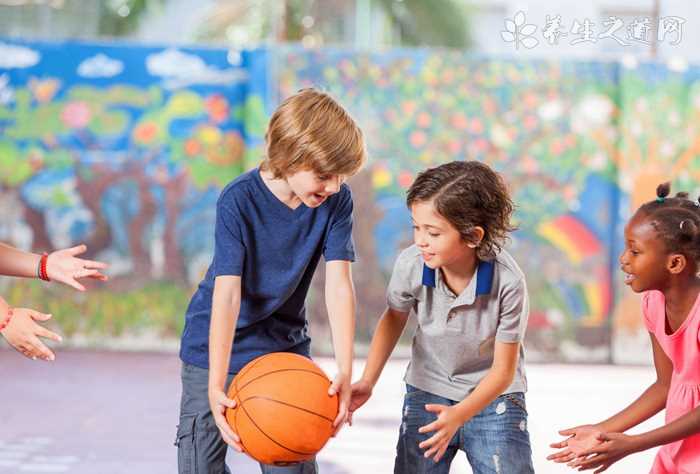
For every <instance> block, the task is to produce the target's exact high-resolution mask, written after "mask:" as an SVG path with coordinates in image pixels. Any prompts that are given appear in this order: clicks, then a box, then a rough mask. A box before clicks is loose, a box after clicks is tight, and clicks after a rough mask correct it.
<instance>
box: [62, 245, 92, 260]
mask: <svg viewBox="0 0 700 474" xmlns="http://www.w3.org/2000/svg"><path fill="white" fill-rule="evenodd" d="M86 250H87V245H85V244H80V245H76V246H75V247H71V248H69V249H66V252H68V255H71V256H73V257H75V256H76V255H80V254H81V253H84V252H85V251H86Z"/></svg>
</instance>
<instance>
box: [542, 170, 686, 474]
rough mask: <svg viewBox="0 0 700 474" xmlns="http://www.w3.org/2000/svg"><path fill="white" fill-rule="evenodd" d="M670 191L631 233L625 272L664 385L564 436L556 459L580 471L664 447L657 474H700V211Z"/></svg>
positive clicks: (647, 207)
mask: <svg viewBox="0 0 700 474" xmlns="http://www.w3.org/2000/svg"><path fill="white" fill-rule="evenodd" d="M670 190H671V187H670V185H669V184H668V183H665V184H662V185H659V187H658V188H657V190H656V195H657V197H656V199H655V200H653V201H650V202H647V203H646V204H644V205H642V206H641V207H640V208H639V210H637V212H636V213H635V214H634V216H632V219H631V220H630V221H629V223H628V224H627V226H626V227H625V249H624V251H623V252H622V255H620V267H621V268H622V271H623V272H624V273H625V284H627V285H629V287H630V288H631V289H632V291H634V292H635V293H642V313H643V315H644V323H645V325H646V327H647V329H648V330H649V335H650V336H651V346H652V349H653V352H654V365H655V367H656V381H655V382H654V383H652V384H651V385H650V386H649V387H648V388H647V389H646V390H645V391H644V392H643V393H642V394H641V395H640V396H639V398H637V400H635V401H634V402H632V404H630V405H629V406H628V407H627V408H625V409H624V410H622V411H620V412H619V413H617V414H615V415H613V416H611V417H610V418H608V419H607V420H605V421H602V422H600V423H596V424H594V425H583V426H578V427H576V428H571V429H568V430H563V431H560V432H559V433H560V434H562V435H564V436H568V438H567V439H566V440H564V441H561V442H559V443H554V444H552V445H551V446H552V447H553V448H559V449H560V451H558V452H556V453H554V454H552V455H550V456H549V458H548V459H551V460H553V461H555V462H560V463H563V462H567V463H569V465H570V466H571V467H575V468H578V469H579V470H587V469H595V472H596V473H599V472H603V471H605V470H606V469H607V468H608V467H610V466H611V465H612V464H613V463H615V462H617V461H619V460H620V459H622V458H624V457H625V456H628V455H630V454H632V453H635V452H639V451H644V450H646V449H651V448H654V447H657V446H661V449H659V452H658V454H657V456H656V459H655V460H654V464H653V466H652V468H651V471H650V472H651V473H652V474H666V473H668V474H671V473H673V474H690V473H698V472H700V409H699V408H698V407H699V406H700V298H698V295H700V277H699V276H698V261H699V260H700V203H699V202H698V201H691V200H690V199H688V194H687V193H678V194H676V196H675V197H668V196H669V193H670ZM664 408H665V409H666V425H664V426H662V427H660V428H658V429H655V430H652V431H649V432H646V433H640V434H635V435H627V434H624V432H625V431H627V430H628V429H630V428H632V427H634V426H637V425H638V424H639V423H641V422H643V421H644V420H647V419H649V418H651V417H652V416H653V415H655V414H656V413H658V412H659V411H661V410H663V409H664Z"/></svg>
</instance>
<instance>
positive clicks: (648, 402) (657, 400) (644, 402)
mask: <svg viewBox="0 0 700 474" xmlns="http://www.w3.org/2000/svg"><path fill="white" fill-rule="evenodd" d="M667 395H668V387H666V386H664V385H662V384H660V383H658V382H655V383H653V384H652V385H650V386H649V388H647V389H646V390H645V391H644V393H642V395H641V396H640V397H639V398H637V399H636V400H635V401H634V402H632V403H631V404H630V405H629V406H627V407H626V408H625V409H624V410H622V411H620V412H618V413H616V414H615V415H613V416H611V417H610V418H608V419H607V420H605V421H602V422H600V423H598V424H597V426H599V427H600V429H601V430H602V431H605V432H609V433H624V432H625V431H627V430H628V429H630V428H632V427H634V426H637V425H638V424H639V423H641V422H643V421H645V420H647V419H649V418H651V417H652V416H654V415H656V414H657V413H658V412H660V411H661V410H662V409H663V408H664V407H665V406H666V397H667Z"/></svg>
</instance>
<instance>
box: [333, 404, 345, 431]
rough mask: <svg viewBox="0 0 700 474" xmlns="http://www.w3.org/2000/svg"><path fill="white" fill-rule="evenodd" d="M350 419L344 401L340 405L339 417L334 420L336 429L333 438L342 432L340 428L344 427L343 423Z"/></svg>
mask: <svg viewBox="0 0 700 474" xmlns="http://www.w3.org/2000/svg"><path fill="white" fill-rule="evenodd" d="M347 418H348V407H347V404H346V403H345V402H344V401H341V402H340V404H339V405H338V416H336V417H335V420H333V425H332V426H333V428H335V431H334V432H333V436H335V435H336V433H338V432H339V431H340V428H341V427H342V426H343V423H344V422H345V420H347Z"/></svg>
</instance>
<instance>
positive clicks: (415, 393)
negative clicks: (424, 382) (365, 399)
mask: <svg viewBox="0 0 700 474" xmlns="http://www.w3.org/2000/svg"><path fill="white" fill-rule="evenodd" d="M426 403H436V404H439V405H449V406H452V405H455V404H456V403H457V402H454V401H452V400H448V399H446V398H443V397H440V396H437V395H433V394H432V393H428V392H424V391H422V390H419V389H417V388H415V387H413V386H411V385H406V396H405V398H404V404H403V417H402V420H401V432H400V434H399V442H398V444H397V446H396V461H395V462H394V474H448V473H449V471H450V464H451V463H452V459H453V458H454V457H455V454H457V451H458V450H460V449H461V450H462V451H464V453H465V454H466V456H467V460H468V461H469V464H470V465H471V467H472V471H473V472H474V474H496V473H499V474H532V473H534V472H535V471H534V469H533V467H532V450H531V448H530V435H529V434H528V431H527V411H526V410H525V395H524V394H523V393H508V394H505V395H501V396H500V397H498V398H496V399H495V400H494V401H493V402H491V404H489V405H488V406H487V407H486V408H484V409H483V410H482V411H481V412H480V413H479V414H477V415H476V416H474V417H473V418H472V419H470V420H469V421H467V422H466V423H465V424H464V425H462V427H461V428H460V429H459V430H457V432H456V433H455V435H454V437H453V438H452V440H450V444H449V446H448V448H447V451H445V454H444V455H443V456H442V458H441V459H440V461H438V462H437V463H436V462H435V461H433V459H432V457H431V458H426V457H424V450H422V449H421V448H419V447H418V444H419V443H421V442H423V441H425V440H426V439H428V438H430V437H431V436H433V435H434V434H435V433H434V432H432V433H419V432H418V428H420V427H421V426H424V425H427V424H429V423H431V422H433V421H435V419H436V415H435V414H434V413H431V412H429V411H427V410H426V409H425V405H426Z"/></svg>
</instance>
